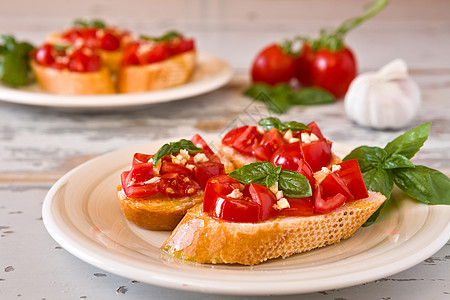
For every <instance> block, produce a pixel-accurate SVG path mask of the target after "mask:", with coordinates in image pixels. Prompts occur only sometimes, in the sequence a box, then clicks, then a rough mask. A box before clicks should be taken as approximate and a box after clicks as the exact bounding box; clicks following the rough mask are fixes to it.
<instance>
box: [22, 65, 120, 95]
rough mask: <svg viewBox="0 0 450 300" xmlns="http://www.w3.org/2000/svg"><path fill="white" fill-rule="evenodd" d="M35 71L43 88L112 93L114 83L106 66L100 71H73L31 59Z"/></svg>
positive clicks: (63, 92) (71, 92)
mask: <svg viewBox="0 0 450 300" xmlns="http://www.w3.org/2000/svg"><path fill="white" fill-rule="evenodd" d="M31 68H32V70H33V73H34V75H35V77H36V79H37V81H38V83H39V85H40V86H41V87H42V89H43V90H45V91H47V92H49V93H52V94H61V95H95V94H112V93H114V92H115V89H114V84H113V82H112V79H111V74H110V72H109V70H108V69H107V68H105V67H103V68H102V69H100V70H99V71H98V72H85V73H84V72H71V71H69V70H57V69H54V68H50V67H44V66H41V65H39V64H37V63H36V62H34V61H31Z"/></svg>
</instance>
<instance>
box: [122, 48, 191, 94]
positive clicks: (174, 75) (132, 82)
mask: <svg viewBox="0 0 450 300" xmlns="http://www.w3.org/2000/svg"><path fill="white" fill-rule="evenodd" d="M195 63H196V51H195V50H192V51H188V52H185V53H182V54H178V55H175V56H172V57H170V58H169V59H166V60H164V61H161V62H157V63H151V64H148V65H142V66H134V65H132V66H125V67H121V68H120V70H119V73H118V74H119V75H118V80H117V82H118V84H117V86H118V91H119V93H136V92H145V91H153V90H160V89H165V88H168V87H173V86H176V85H180V84H183V83H185V82H187V81H188V79H189V78H190V76H191V74H192V72H193V70H194V68H195Z"/></svg>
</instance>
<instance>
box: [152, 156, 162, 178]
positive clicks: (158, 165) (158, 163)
mask: <svg viewBox="0 0 450 300" xmlns="http://www.w3.org/2000/svg"><path fill="white" fill-rule="evenodd" d="M152 162H153V159H152ZM159 170H161V160H160V161H158V162H157V163H156V164H155V165H153V173H155V174H157V175H158V174H159Z"/></svg>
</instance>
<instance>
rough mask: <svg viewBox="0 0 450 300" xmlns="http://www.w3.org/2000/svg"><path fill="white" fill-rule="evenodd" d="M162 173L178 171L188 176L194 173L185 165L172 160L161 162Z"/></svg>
mask: <svg viewBox="0 0 450 300" xmlns="http://www.w3.org/2000/svg"><path fill="white" fill-rule="evenodd" d="M159 173H160V174H161V175H164V174H167V173H177V174H180V175H183V176H186V177H192V176H193V173H192V171H191V170H189V169H188V168H186V167H185V166H182V165H179V164H176V163H172V162H163V163H162V164H161V170H160V171H159Z"/></svg>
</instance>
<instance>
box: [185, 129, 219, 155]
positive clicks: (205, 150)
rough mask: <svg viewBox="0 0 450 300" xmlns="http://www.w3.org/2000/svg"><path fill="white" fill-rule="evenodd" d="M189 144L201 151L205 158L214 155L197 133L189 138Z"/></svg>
mask: <svg viewBox="0 0 450 300" xmlns="http://www.w3.org/2000/svg"><path fill="white" fill-rule="evenodd" d="M191 142H192V143H193V144H194V145H195V146H197V147H199V145H200V148H202V149H203V153H205V155H206V156H210V155H214V152H213V151H212V150H211V148H210V147H209V146H208V143H206V141H205V140H204V139H203V138H202V137H201V136H200V135H199V134H198V133H197V134H195V135H194V136H193V137H192V138H191Z"/></svg>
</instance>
